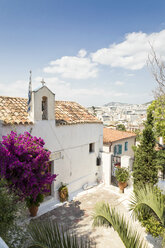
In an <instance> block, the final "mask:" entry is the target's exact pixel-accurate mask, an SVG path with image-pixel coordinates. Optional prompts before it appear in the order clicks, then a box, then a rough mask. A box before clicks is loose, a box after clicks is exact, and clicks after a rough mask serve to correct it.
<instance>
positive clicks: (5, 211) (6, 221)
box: [0, 179, 18, 239]
mask: <svg viewBox="0 0 165 248" xmlns="http://www.w3.org/2000/svg"><path fill="white" fill-rule="evenodd" d="M17 210H18V209H17V204H16V197H15V196H14V195H13V194H10V193H9V192H8V190H7V188H6V187H5V182H4V181H3V180H2V179H1V180H0V236H1V237H2V238H3V239H5V237H6V235H7V233H8V231H9V229H10V227H11V226H12V225H13V223H14V220H15V219H16V213H17Z"/></svg>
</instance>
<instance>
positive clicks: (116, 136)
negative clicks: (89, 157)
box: [102, 128, 136, 185]
mask: <svg viewBox="0 0 165 248" xmlns="http://www.w3.org/2000/svg"><path fill="white" fill-rule="evenodd" d="M135 144H136V134H135V133H133V132H125V131H119V130H113V129H111V128H104V131H103V154H102V157H103V175H104V181H105V184H108V185H109V184H111V183H112V184H116V183H117V182H116V179H115V170H116V168H117V167H118V166H120V167H125V168H128V169H129V170H130V171H131V170H132V165H133V159H134V151H133V149H132V146H135Z"/></svg>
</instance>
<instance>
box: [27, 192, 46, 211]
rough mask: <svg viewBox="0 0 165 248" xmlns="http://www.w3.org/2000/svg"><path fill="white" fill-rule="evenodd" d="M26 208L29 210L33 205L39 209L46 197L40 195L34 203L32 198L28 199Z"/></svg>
mask: <svg viewBox="0 0 165 248" xmlns="http://www.w3.org/2000/svg"><path fill="white" fill-rule="evenodd" d="M25 200H26V206H27V207H28V208H29V207H31V206H32V205H35V206H37V207H39V205H40V203H41V202H43V200H44V195H43V194H41V193H39V194H38V195H37V197H36V199H35V201H34V199H33V197H32V196H29V197H27V198H26V199H25Z"/></svg>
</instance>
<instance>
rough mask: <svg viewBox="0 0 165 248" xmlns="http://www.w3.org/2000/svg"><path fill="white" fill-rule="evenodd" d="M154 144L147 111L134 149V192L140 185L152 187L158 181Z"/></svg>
mask: <svg viewBox="0 0 165 248" xmlns="http://www.w3.org/2000/svg"><path fill="white" fill-rule="evenodd" d="M155 144H156V140H155V136H154V131H153V116H152V111H151V110H148V112H147V120H146V122H145V128H144V130H143V133H142V137H141V140H140V145H139V146H138V147H135V149H134V150H135V160H134V165H133V180H134V190H136V187H138V186H139V185H141V184H145V183H149V184H152V185H154V184H155V183H157V181H158V170H157V164H156V151H155Z"/></svg>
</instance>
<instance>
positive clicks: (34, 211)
mask: <svg viewBox="0 0 165 248" xmlns="http://www.w3.org/2000/svg"><path fill="white" fill-rule="evenodd" d="M29 212H30V216H32V217H35V216H36V215H37V212H38V207H37V206H36V205H32V206H31V207H29Z"/></svg>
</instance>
